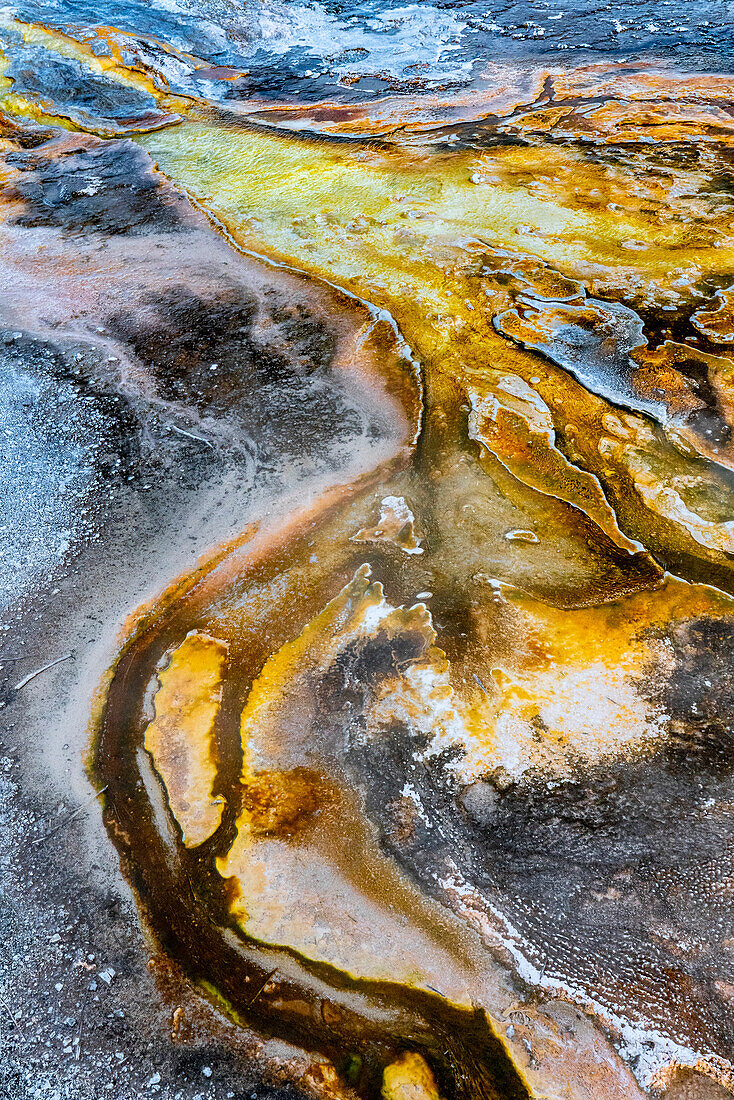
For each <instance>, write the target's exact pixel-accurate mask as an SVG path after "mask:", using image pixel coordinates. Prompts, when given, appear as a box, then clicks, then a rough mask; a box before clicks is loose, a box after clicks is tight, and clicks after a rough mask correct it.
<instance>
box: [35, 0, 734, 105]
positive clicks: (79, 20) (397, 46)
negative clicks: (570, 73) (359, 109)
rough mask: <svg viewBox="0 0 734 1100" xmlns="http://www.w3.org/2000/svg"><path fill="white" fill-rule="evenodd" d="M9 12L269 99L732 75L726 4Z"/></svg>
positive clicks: (215, 2)
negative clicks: (125, 42)
mask: <svg viewBox="0 0 734 1100" xmlns="http://www.w3.org/2000/svg"><path fill="white" fill-rule="evenodd" d="M16 11H17V13H18V14H19V15H20V16H21V17H22V18H24V19H30V20H34V21H40V22H45V23H48V24H52V25H55V26H63V25H68V24H72V25H75V26H77V27H79V26H95V25H100V24H101V25H108V26H109V25H112V26H115V27H118V28H120V29H122V30H124V31H126V32H128V33H130V34H132V35H142V36H154V37H156V38H158V39H160V40H163V41H164V42H165V43H166V44H168V45H170V46H172V47H174V49H176V50H178V51H183V52H185V53H190V54H194V55H195V56H196V57H199V58H202V59H204V60H206V61H208V62H210V63H212V64H216V65H229V66H234V67H237V68H243V69H247V70H248V71H249V77H248V81H247V88H248V89H250V90H253V91H256V90H261V91H265V92H267V93H271V94H272V93H273V92H274V91H278V92H279V93H280V94H283V93H284V92H285V93H286V94H288V93H290V92H292V93H296V94H299V95H306V96H308V95H309V94H323V92H324V90H325V89H326V88H328V87H329V86H330V85H335V84H341V85H343V86H345V87H347V88H349V89H350V91H351V93H352V94H363V95H370V94H377V93H378V92H380V91H384V89H385V88H386V87H390V88H392V89H394V90H398V91H400V90H411V89H413V88H415V87H416V85H418V86H422V87H426V86H429V87H430V86H434V87H435V86H442V85H443V86H445V85H451V84H466V83H469V82H470V81H471V80H472V79H473V78H474V77H475V76H476V75H477V74H478V73H479V72H480V71H481V69H482V67H484V66H486V65H487V63H491V62H493V61H508V60H514V61H517V62H528V61H529V62H532V61H536V62H541V61H547V62H554V63H558V62H560V63H561V64H567V65H569V66H571V65H577V64H582V63H586V62H589V61H595V60H610V61H611V60H621V59H635V60H636V59H653V60H663V61H665V62H667V63H670V64H673V65H674V66H676V67H678V68H688V69H696V70H702V69H704V70H709V71H722V72H731V71H734V2H732V0H641V2H637V3H635V2H634V0H626V2H618V0H613V2H610V3H606V4H605V3H594V2H592V0H570V2H567V0H520V2H511V0H494V2H490V3H486V2H485V3H478V2H477V0H454V2H452V3H448V2H442V0H433V2H432V3H413V4H410V3H408V4H399V3H395V2H389V0H363V2H361V3H344V2H343V0H320V2H316V0H308V2H293V0H291V2H287V0H237V2H232V0H154V2H149V0H124V2H119V0H19V2H18V3H17V5H16ZM180 79H181V81H182V83H183V84H185V83H186V81H187V79H188V78H187V77H185V76H181V78H180ZM241 91H242V87H240V92H241Z"/></svg>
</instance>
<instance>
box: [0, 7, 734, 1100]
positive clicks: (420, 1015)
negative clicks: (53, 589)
mask: <svg viewBox="0 0 734 1100" xmlns="http://www.w3.org/2000/svg"><path fill="white" fill-rule="evenodd" d="M1 30H2V48H3V52H4V61H3V65H4V68H3V73H4V75H3V77H2V87H1V88H0V113H1V121H2V157H3V161H2V167H1V168H0V174H1V178H2V186H3V191H2V206H1V207H0V217H1V221H0V232H1V233H2V236H3V246H4V247H3V259H4V266H3V272H4V280H3V283H4V287H3V289H4V293H3V303H2V310H3V324H4V326H5V329H4V331H5V333H6V334H5V337H4V345H3V365H2V368H1V370H2V373H0V379H2V392H3V393H5V394H6V400H5V406H6V415H5V417H4V419H5V422H6V429H5V434H6V437H7V439H8V447H7V450H6V453H5V456H4V461H5V463H6V466H7V468H6V471H5V474H4V476H5V484H6V485H7V487H8V492H7V494H6V498H5V501H4V517H3V521H2V522H3V523H4V524H5V527H4V528H3V531H4V532H6V533H7V535H6V540H5V542H4V550H3V553H4V556H5V559H6V561H7V562H8V575H11V576H12V577H13V581H12V582H11V583H0V600H4V601H5V602H6V604H7V605H8V606H9V607H11V608H12V606H13V604H14V601H15V602H17V601H19V600H20V599H21V598H30V597H32V595H33V593H34V592H38V591H39V590H41V589H42V587H43V586H46V587H47V586H48V585H50V584H52V583H53V578H54V576H55V570H56V571H58V570H60V569H61V568H62V566H63V565H64V563H65V562H67V561H69V560H71V559H73V555H74V554H77V555H81V554H82V553H83V551H84V547H85V545H88V544H89V542H90V540H92V539H95V538H96V539H97V540H98V541H99V543H100V546H99V548H98V550H97V553H98V555H99V557H100V560H101V561H102V562H104V555H105V550H106V546H107V545H108V544H111V539H112V536H110V535H106V534H105V531H106V530H107V529H106V528H105V526H104V523H102V526H101V527H99V528H98V529H97V530H96V532H95V531H93V530H92V529H91V527H90V525H89V524H88V523H86V521H85V515H86V513H87V510H94V509H96V510H97V514H99V515H101V516H102V517H105V515H106V514H107V513H106V512H105V509H108V510H110V509H111V507H112V506H111V505H110V504H109V503H105V501H106V500H107V499H108V497H107V490H106V489H105V486H106V485H108V486H110V487H111V486H113V485H116V484H117V483H118V482H119V481H120V480H121V479H124V480H125V481H126V482H132V483H134V484H135V485H138V486H140V489H141V491H142V490H144V491H145V492H146V493H148V492H149V493H150V494H151V497H150V499H151V501H160V502H161V503H159V504H155V503H151V505H150V506H149V508H150V510H151V517H152V522H153V523H155V515H156V512H155V509H156V508H160V509H161V510H162V509H163V507H164V504H163V502H165V501H166V500H170V499H172V498H174V499H178V498H177V497H176V493H178V492H179V491H180V490H181V488H182V486H185V488H186V493H187V496H186V498H185V502H184V503H183V504H182V505H181V507H182V509H184V511H185V513H186V515H188V516H189V517H191V515H192V514H193V515H194V516H195V515H196V511H195V510H196V507H197V504H196V502H200V503H201V507H202V509H203V508H204V502H207V501H209V500H210V497H211V493H212V487H213V486H215V485H216V486H218V487H219V488H220V490H221V487H222V486H226V493H225V499H226V500H227V501H228V503H229V507H230V508H231V515H230V514H229V513H228V515H227V518H226V520H223V521H216V520H213V519H212V517H211V515H209V514H208V513H205V512H202V515H204V514H206V515H207V519H206V520H204V519H202V520H201V522H200V523H198V526H197V535H198V537H199V539H200V540H201V544H202V545H201V549H202V550H203V553H202V556H200V557H199V558H198V560H197V561H196V563H189V564H188V565H184V564H182V563H181V562H180V559H179V556H177V554H176V553H175V550H176V549H177V548H176V546H175V545H174V547H173V551H174V552H171V553H170V554H169V556H168V557H166V554H165V552H164V551H163V549H162V548H161V547H158V549H157V551H156V553H157V554H158V561H159V567H158V573H157V575H158V576H160V575H163V576H166V571H167V570H168V575H167V576H166V579H165V586H164V587H163V589H162V590H160V585H158V586H157V588H156V589H155V590H154V591H149V592H148V593H147V596H148V598H147V599H146V602H145V603H143V605H142V606H140V607H137V609H136V603H137V602H139V601H136V599H135V598H134V596H133V593H132V592H131V594H130V597H129V598H128V597H127V594H126V592H125V591H124V590H123V591H121V592H120V593H118V599H119V601H120V606H121V607H122V608H124V609H125V611H126V612H127V613H128V617H127V620H126V624H125V627H124V630H123V632H122V635H121V637H120V639H119V642H118V643H117V646H116V653H115V656H114V659H113V660H112V663H111V666H110V668H109V669H108V671H107V673H106V674H105V676H104V678H103V681H102V683H101V685H98V686H96V685H95V684H94V682H92V681H89V682H87V683H86V684H85V685H84V688H83V690H84V692H86V699H87V701H88V710H89V712H90V713H91V731H92V732H91V741H90V745H89V748H88V752H87V756H86V758H85V760H86V765H87V767H88V774H89V777H90V779H91V781H92V782H93V783H94V785H95V789H96V790H98V791H100V804H101V806H102V814H103V818H104V824H105V826H106V830H107V834H108V836H109V840H110V841H111V842H112V844H113V845H114V846H115V849H116V850H117V853H118V855H119V858H120V863H121V867H122V870H123V873H124V874H125V876H126V878H127V881H128V882H129V884H130V887H131V888H132V891H133V893H134V896H135V899H136V903H137V906H138V910H139V913H140V918H141V920H142V922H143V926H144V928H145V929H146V932H147V934H148V935H149V936H150V937H151V942H152V944H154V950H155V952H156V953H157V955H158V958H159V960H162V962H161V965H163V963H165V964H166V965H169V964H170V965H171V966H173V967H176V968H178V969H179V970H180V972H181V973H182V974H183V975H184V978H185V980H186V982H188V983H189V984H190V985H192V986H193V987H194V988H195V989H196V990H197V995H198V996H200V997H201V998H202V999H206V1000H208V1001H209V1002H210V1003H211V1004H213V1005H214V1006H215V1007H216V1008H217V1009H218V1010H219V1011H220V1012H221V1013H222V1019H223V1020H226V1021H227V1027H230V1026H231V1024H232V1023H234V1024H235V1025H236V1027H237V1029H241V1030H242V1031H243V1032H245V1033H254V1034H255V1035H256V1036H260V1037H263V1038H264V1039H266V1040H270V1041H276V1040H277V1041H278V1042H279V1043H281V1044H288V1046H287V1047H283V1046H282V1045H281V1046H280V1047H278V1048H277V1049H278V1052H279V1053H278V1059H279V1060H278V1071H277V1072H278V1075H279V1076H280V1078H281V1080H285V1081H286V1082H287V1083H288V1084H290V1085H292V1086H293V1087H295V1088H297V1089H299V1090H301V1094H304V1095H317V1096H322V1097H339V1098H347V1097H354V1096H360V1097H364V1098H365V1100H367V1098H372V1097H379V1096H382V1097H384V1098H386V1100H409V1098H411V1100H424V1098H425V1100H434V1098H437V1097H441V1098H443V1100H453V1098H459V1097H461V1098H470V1097H472V1098H473V1097H487V1098H490V1097H491V1098H496V1100H504V1098H516V1097H517V1098H520V1097H530V1096H533V1097H554V1098H555V1097H558V1098H559V1100H560V1098H561V1097H572V1098H574V1100H581V1098H586V1097H598V1096H603V1097H604V1098H608V1100H622V1098H640V1097H642V1096H645V1095H650V1096H653V1097H658V1098H660V1097H668V1098H669V1100H673V1098H675V1097H677V1098H682V1097H689V1096H690V1097H697V1098H707V1097H711V1098H714V1097H718V1096H721V1095H726V1094H728V1093H727V1092H726V1090H727V1089H730V1088H732V1087H734V1053H733V1052H734V1031H733V1028H732V1024H733V1018H732V1000H733V998H734V918H733V917H732V912H731V888H732V887H731V883H732V876H733V875H734V863H733V860H734V828H733V825H732V820H733V819H732V812H731V809H732V805H734V767H733V766H732V750H733V748H734V738H733V736H732V713H733V708H734V603H733V602H732V597H733V596H734V568H733V564H732V563H733V562H734V445H733V443H732V430H733V428H734V358H732V352H731V346H732V341H734V297H733V295H734V289H733V288H734V230H733V229H732V214H733V213H734V174H733V173H734V166H733V161H732V156H733V152H732V151H733V150H734V77H731V76H729V75H728V74H727V72H728V70H729V69H730V67H731V63H730V52H731V38H732V33H733V32H732V20H731V14H730V11H729V5H726V4H723V5H719V4H716V3H706V4H703V3H701V4H695V5H693V4H687V5H679V4H673V3H670V4H667V5H661V4H655V5H634V6H630V5H627V6H626V7H622V6H621V5H608V6H607V7H606V8H604V9H601V10H599V9H594V10H592V9H591V6H590V5H588V6H586V5H581V4H573V5H565V6H564V7H563V8H561V7H560V6H559V5H558V4H555V3H552V2H548V3H547V4H545V3H544V4H542V5H541V4H528V5H509V4H505V5H501V6H498V7H497V9H496V10H492V11H491V12H489V10H488V9H487V8H486V6H481V5H478V4H476V3H455V4H452V5H435V6H434V5H420V6H418V5H406V6H403V7H396V6H395V5H386V4H381V3H376V2H373V3H366V4H361V5H355V6H346V5H343V4H337V3H329V4H327V3H324V4H316V3H311V4H275V3H273V4H271V3H258V4H243V5H239V6H237V5H231V4H228V5H218V4H206V5H194V4H193V3H189V2H186V3H184V2H181V3H171V4H168V5H166V6H165V7H161V6H154V5H150V4H147V5H142V4H141V5H136V4H126V5H125V6H123V7H119V6H117V5H113V6H105V4H104V3H97V2H96V0H83V2H78V3H77V2H73V3H61V2H59V3H55V2H49V3H28V4H25V5H22V6H21V7H19V8H18V9H17V11H16V12H15V14H13V15H11V14H7V13H6V15H5V16H4V22H3V25H2V28H1ZM673 47H674V48H675V57H674V59H673V55H672V52H671V51H672V49H673ZM673 60H674V63H673ZM116 491H117V490H114V492H116ZM114 492H113V489H112V488H110V489H109V499H110V500H112V499H117V498H116V497H114ZM24 496H27V498H28V501H29V506H27V507H26V506H24ZM220 503H221V502H220ZM118 507H120V506H119V505H118ZM125 507H126V508H129V505H126V506H125ZM141 507H143V508H144V507H145V505H142V506H141ZM126 517H127V512H126V511H124V510H123V513H122V515H121V517H120V518H121V519H122V521H123V522H124V521H125V519H126ZM105 522H107V520H105ZM165 530H166V531H169V530H171V529H170V528H168V527H166V528H165ZM181 537H183V536H181ZM171 538H172V539H173V542H174V544H175V542H176V534H175V532H174V533H172V534H167V535H166V539H171ZM106 540H107V542H106ZM139 554H140V560H139V563H138V562H137V560H136V549H135V547H134V546H132V547H131V549H130V555H131V558H130V568H131V571H132V573H133V574H136V573H137V574H139V575H140V576H147V575H148V574H147V573H146V572H145V571H146V570H147V569H149V567H150V563H149V561H148V551H147V548H145V547H143V546H142V545H141V547H140V549H139ZM80 560H81V559H80ZM168 561H170V563H171V564H170V567H169V566H168V565H167V562H168ZM174 561H175V562H176V563H177V564H176V566H175V567H174V564H173V563H174ZM181 569H183V572H181ZM109 579H110V580H111V581H112V583H113V584H114V583H115V578H114V575H113V576H112V577H111V578H109ZM6 589H7V598H6V595H5V593H6ZM107 629H108V630H109V627H108V628H107ZM95 687H96V690H95ZM14 690H15V691H16V692H17V691H18V690H19V688H18V685H16V686H15V689H14ZM13 698H15V697H14V696H13ZM182 1011H183V1010H182ZM174 1019H175V1020H179V1019H180V1018H179V1017H176V1016H175V1014H174ZM177 1029H178V1030H180V1029H179V1028H178V1024H177V1025H176V1027H175V1028H174V1038H177V1037H178V1030H177ZM181 1041H184V1040H183V1039H181ZM273 1049H275V1048H268V1047H267V1045H266V1047H263V1048H261V1049H260V1052H259V1054H258V1056H257V1058H258V1067H259V1070H258V1072H260V1073H261V1074H262V1078H261V1079H262V1081H263V1082H267V1081H268V1080H270V1079H271V1077H272V1074H273V1072H274V1070H273V1065H274V1060H273V1059H274V1055H273ZM283 1050H285V1051H286V1052H287V1053H286V1054H283V1053H282V1052H283ZM252 1057H254V1055H252V1054H251V1055H250V1060H252ZM276 1060H277V1059H276ZM269 1075H270V1076H269ZM265 1087H266V1086H265V1084H263V1088H265ZM171 1095H174V1094H173V1093H171ZM263 1095H265V1094H263Z"/></svg>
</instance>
